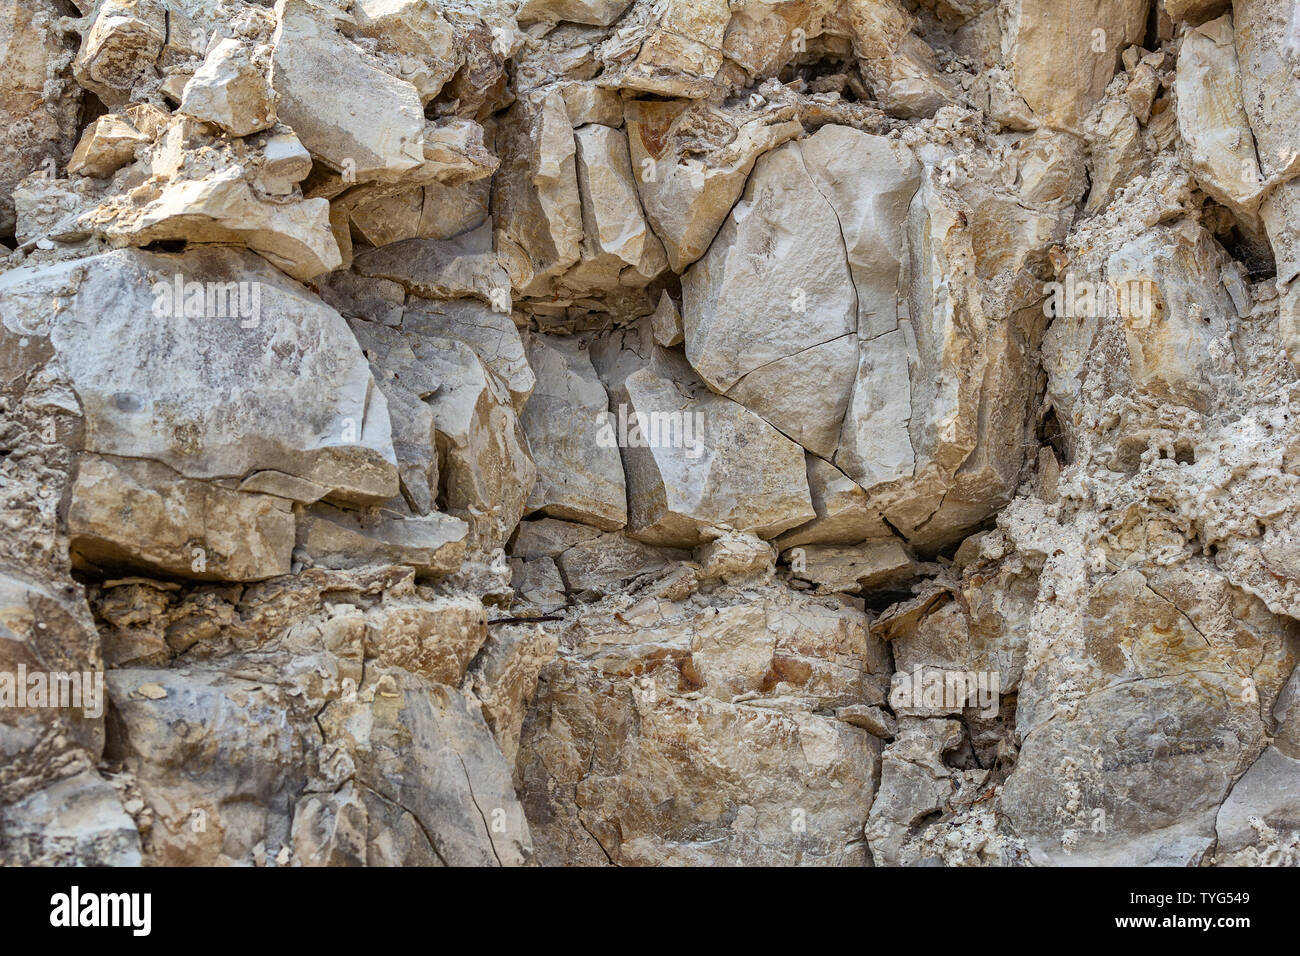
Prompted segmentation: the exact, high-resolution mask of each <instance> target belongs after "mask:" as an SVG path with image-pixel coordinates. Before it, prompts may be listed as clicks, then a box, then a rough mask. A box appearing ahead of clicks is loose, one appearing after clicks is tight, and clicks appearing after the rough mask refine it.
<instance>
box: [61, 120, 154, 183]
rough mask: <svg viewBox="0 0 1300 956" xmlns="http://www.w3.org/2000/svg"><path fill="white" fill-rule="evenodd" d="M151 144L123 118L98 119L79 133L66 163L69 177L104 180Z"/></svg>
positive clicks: (146, 137) (148, 139)
mask: <svg viewBox="0 0 1300 956" xmlns="http://www.w3.org/2000/svg"><path fill="white" fill-rule="evenodd" d="M148 142H151V139H150V138H149V137H148V136H145V135H144V134H143V133H141V132H140V131H139V130H138V129H136V128H135V126H133V125H132V124H131V122H130V121H129V120H127V119H126V118H125V117H124V116H116V115H113V114H109V115H107V116H101V117H100V118H99V119H97V120H95V122H94V123H92V124H91V125H90V128H89V129H87V130H86V132H85V133H84V134H82V137H81V141H80V142H78V143H77V148H76V149H74V150H73V151H72V158H71V159H70V160H68V172H69V173H70V174H72V175H81V176H94V177H97V178H99V179H104V178H106V177H108V176H112V175H113V174H114V173H115V172H117V171H118V170H119V169H121V168H122V167H123V166H125V165H126V164H127V163H129V162H131V161H132V160H134V159H135V151H136V149H137V148H138V147H140V146H143V145H144V144H145V143H148Z"/></svg>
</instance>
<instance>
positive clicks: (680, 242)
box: [627, 100, 799, 273]
mask: <svg viewBox="0 0 1300 956" xmlns="http://www.w3.org/2000/svg"><path fill="white" fill-rule="evenodd" d="M695 109H696V108H695V107H689V106H687V107H683V106H682V105H681V104H679V103H673V102H662V101H654V100H631V101H629V103H628V105H627V130H628V141H629V145H630V147H631V158H632V165H633V168H634V169H635V170H636V173H637V179H636V185H637V189H638V190H639V192H640V194H641V201H642V203H643V204H644V205H645V213H646V217H647V218H648V219H649V221H650V224H651V225H652V226H653V227H654V230H655V233H656V234H657V235H658V236H659V238H660V239H662V240H663V244H664V251H665V253H666V254H667V256H668V264H669V266H670V267H671V268H672V269H673V271H674V272H678V273H680V272H682V271H683V270H684V269H685V268H686V267H687V266H689V265H690V264H691V263H692V262H694V261H695V260H696V259H698V258H699V257H700V256H702V255H704V252H705V250H707V249H708V248H709V243H711V242H712V241H713V237H714V235H716V234H717V231H718V229H719V228H720V227H721V226H722V224H723V220H724V219H725V218H726V216H727V213H728V212H729V211H730V210H731V207H732V206H733V205H734V204H735V202H736V200H737V199H739V198H740V195H741V193H742V192H743V191H744V189H745V181H746V177H747V176H748V175H749V172H750V170H751V169H753V167H754V162H755V160H757V159H758V157H759V156H760V155H761V154H762V153H764V152H766V151H767V150H769V149H772V148H773V147H776V146H779V145H781V143H783V142H785V141H786V140H788V139H792V138H793V137H795V136H797V135H798V133H799V129H798V124H796V123H791V122H784V123H777V124H772V123H771V122H769V121H766V120H764V119H755V120H752V121H750V122H749V123H746V124H744V125H743V126H741V127H740V128H739V129H738V130H736V132H735V138H734V140H733V141H732V142H731V143H729V144H727V146H726V148H725V149H723V150H720V151H713V152H710V153H708V154H706V156H705V157H704V158H700V157H696V156H690V155H687V154H686V153H685V152H684V150H683V144H682V143H681V139H682V137H683V136H684V132H682V133H679V132H678V130H680V129H682V128H683V127H685V128H687V129H689V128H690V127H689V126H688V124H687V123H686V122H684V120H685V119H689V118H690V117H692V115H693V113H694V111H695Z"/></svg>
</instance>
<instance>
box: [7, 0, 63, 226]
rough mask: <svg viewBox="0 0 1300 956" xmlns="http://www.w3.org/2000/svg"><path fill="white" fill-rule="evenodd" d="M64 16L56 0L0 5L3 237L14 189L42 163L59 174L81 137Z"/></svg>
mask: <svg viewBox="0 0 1300 956" xmlns="http://www.w3.org/2000/svg"><path fill="white" fill-rule="evenodd" d="M61 12H62V11H61V10H59V8H58V4H57V3H55V2H54V0H34V2H31V0H6V2H5V3H3V4H0V50H2V51H3V53H0V71H2V73H3V76H4V84H3V88H2V89H0V234H6V235H7V234H8V233H9V232H11V231H12V230H13V226H14V209H13V200H12V199H11V198H10V197H11V194H12V193H13V190H14V187H15V186H17V185H18V183H19V182H20V181H21V180H22V179H23V178H24V177H26V176H27V175H28V174H29V173H31V172H33V171H34V170H37V169H40V168H41V166H42V163H45V164H47V165H46V168H47V169H49V170H50V171H51V172H53V171H55V170H56V169H57V168H58V165H59V164H60V162H62V161H64V160H65V159H66V158H67V155H68V151H69V150H70V149H71V148H72V145H73V143H74V142H76V139H77V122H78V115H77V114H78V112H79V108H80V99H81V96H80V90H79V89H77V88H76V86H75V85H74V84H73V83H72V81H71V77H70V76H69V75H68V74H69V72H70V71H69V70H68V66H67V64H66V60H65V57H66V53H65V48H64V40H63V37H61V36H60V34H59V32H58V29H57V27H58V23H57V20H58V17H59V15H60V13H61ZM60 64H62V65H60Z"/></svg>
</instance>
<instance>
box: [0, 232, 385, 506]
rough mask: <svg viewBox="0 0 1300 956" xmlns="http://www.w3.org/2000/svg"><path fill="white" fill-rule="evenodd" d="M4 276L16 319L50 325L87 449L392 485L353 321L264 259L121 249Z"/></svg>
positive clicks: (180, 463)
mask: <svg viewBox="0 0 1300 956" xmlns="http://www.w3.org/2000/svg"><path fill="white" fill-rule="evenodd" d="M177 279H179V280H180V293H179V294H177V291H176V290H177V285H176V283H177ZM0 283H3V285H2V291H0V294H3V295H4V297H5V301H6V303H8V304H9V306H10V309H12V311H9V310H7V311H9V315H10V316H11V317H9V318H8V322H7V323H6V324H7V325H9V324H13V323H25V322H35V323H38V326H37V327H36V328H39V330H40V332H41V334H42V335H48V337H49V340H50V342H51V344H52V345H53V347H54V349H55V351H56V353H57V355H58V356H59V361H60V363H61V365H62V367H63V368H64V369H66V372H67V375H68V378H69V381H70V384H71V388H72V390H73V392H74V393H75V395H76V397H77V401H78V402H79V404H80V407H81V411H82V414H83V415H84V416H85V428H86V436H85V448H86V450H87V451H91V452H95V453H97V454H100V455H115V456H120V457H123V458H145V459H149V460H151V461H155V462H158V463H160V464H163V465H166V466H167V467H169V468H171V469H173V470H174V471H175V472H176V473H177V474H178V475H181V476H184V477H188V478H198V479H211V478H241V477H243V476H245V475H248V474H251V473H252V472H255V471H260V470H264V469H272V470H276V471H281V472H284V473H286V474H291V475H296V476H298V477H301V478H304V479H307V480H309V481H313V482H316V483H317V484H321V485H324V486H326V487H328V488H330V489H332V491H333V493H335V494H338V495H340V496H342V497H345V498H351V499H355V500H377V499H383V498H387V497H391V496H392V495H393V494H394V493H395V491H396V485H395V480H394V479H395V466H394V456H393V451H392V439H391V437H390V433H389V422H388V412H387V407H386V403H385V402H384V401H383V397H382V394H380V393H378V391H377V389H376V388H375V386H374V381H373V379H372V378H371V376H370V371H369V369H368V367H367V366H366V363H365V360H364V358H363V357H362V355H361V352H360V350H359V349H358V348H357V347H356V344H355V340H354V339H353V338H352V335H351V333H350V332H349V331H348V328H347V325H346V323H344V321H343V319H342V318H341V317H340V316H339V315H338V313H336V312H334V310H332V309H330V308H328V307H327V306H325V305H324V304H323V303H321V302H320V300H318V299H316V298H315V297H314V296H312V295H310V294H309V293H307V292H306V291H305V290H302V289H300V288H298V287H295V286H294V284H293V283H290V282H288V281H287V280H285V279H284V278H283V277H280V276H278V275H277V274H276V273H275V272H274V270H272V269H270V268H269V267H267V266H265V265H263V264H260V262H259V260H258V259H256V258H255V257H250V256H248V255H247V254H246V253H238V252H232V251H228V250H211V251H203V252H197V253H190V254H187V255H185V256H160V255H153V254H148V253H139V252H127V251H122V252H114V253H110V254H108V255H106V256H103V257H101V258H98V259H93V260H90V261H88V262H72V263H67V264H65V265H59V266H54V267H51V268H49V269H45V270H16V271H11V272H9V273H8V274H6V275H5V276H4V277H3V279H0ZM188 283H194V285H190V286H189V289H188V293H187V290H186V286H187V284H188ZM209 293H211V294H212V298H213V305H212V309H213V311H212V312H211V313H209V311H208V310H209V306H208V298H209ZM56 299H57V300H58V301H59V303H60V304H59V306H57V307H56V306H55V305H54V302H55V300H56ZM18 307H21V308H22V309H23V310H24V311H22V312H19V311H17V308H18ZM155 307H157V310H158V312H157V314H156V313H155ZM28 310H29V311H28ZM187 311H188V312H189V314H188V315H187V314H186V313H187ZM246 326H247V327H246ZM34 330H35V329H34Z"/></svg>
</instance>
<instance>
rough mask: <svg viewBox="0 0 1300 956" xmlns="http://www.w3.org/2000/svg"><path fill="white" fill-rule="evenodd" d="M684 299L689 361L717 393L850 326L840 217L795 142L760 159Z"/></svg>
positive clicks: (687, 283) (689, 279) (853, 322)
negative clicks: (753, 372)
mask: <svg viewBox="0 0 1300 956" xmlns="http://www.w3.org/2000/svg"><path fill="white" fill-rule="evenodd" d="M801 294H802V301H801V298H800V296H801ZM682 297H683V298H682V308H683V313H682V317H683V320H684V324H685V331H686V354H687V357H688V358H689V359H690V360H691V364H692V365H693V366H694V367H695V369H696V371H698V372H699V373H700V375H701V377H703V378H704V380H705V381H706V382H708V383H709V384H710V385H711V386H712V387H713V388H715V389H718V390H719V391H723V392H725V391H727V390H728V389H730V388H731V387H732V386H734V385H735V384H736V383H737V382H738V381H740V380H741V379H742V378H743V377H744V376H745V375H747V374H749V373H750V372H752V371H754V370H755V369H758V368H761V367H764V366H767V365H771V364H772V363H774V362H777V361H779V360H781V359H786V358H789V357H790V356H792V355H794V354H796V353H799V352H803V351H805V350H807V349H810V348H812V347H814V346H817V345H821V344H823V343H825V342H829V341H832V340H834V339H837V338H839V337H841V336H845V335H848V334H850V333H852V332H854V331H855V330H856V328H857V317H856V314H855V309H854V306H855V303H854V295H853V284H852V281H851V279H850V276H849V271H848V268H847V265H846V263H845V260H844V243H843V240H842V238H841V236H840V230H839V224H838V220H837V219H836V218H835V212H834V210H833V209H832V208H831V206H830V204H829V203H828V202H827V201H826V200H825V199H824V198H822V195H821V193H820V192H819V191H818V190H817V188H816V186H815V185H814V184H813V181H812V179H811V178H810V176H809V175H808V172H807V169H806V167H805V166H804V163H803V158H802V154H801V151H800V149H799V147H798V146H796V145H787V146H783V147H781V148H780V149H778V150H775V151H774V152H772V153H770V154H768V155H767V156H765V157H763V158H762V159H760V160H759V162H758V163H757V164H756V169H755V172H754V174H753V176H752V178H751V179H750V181H749V185H748V186H747V187H746V190H745V195H744V197H743V198H742V200H741V203H740V205H738V206H737V207H736V208H734V209H733V210H732V212H731V214H730V216H729V217H728V219H727V221H726V222H724V223H723V226H722V229H721V230H720V231H719V234H718V237H717V238H716V239H715V240H714V242H713V244H712V245H711V246H710V247H709V252H708V254H707V255H706V257H705V258H704V259H703V260H702V261H701V262H700V263H698V264H697V265H695V266H694V267H692V269H691V271H690V272H689V273H687V275H686V277H685V279H684V281H683V283H682Z"/></svg>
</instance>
